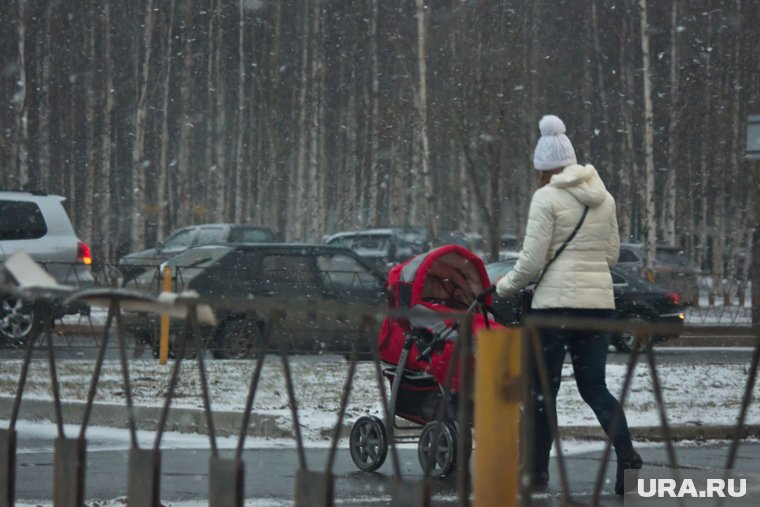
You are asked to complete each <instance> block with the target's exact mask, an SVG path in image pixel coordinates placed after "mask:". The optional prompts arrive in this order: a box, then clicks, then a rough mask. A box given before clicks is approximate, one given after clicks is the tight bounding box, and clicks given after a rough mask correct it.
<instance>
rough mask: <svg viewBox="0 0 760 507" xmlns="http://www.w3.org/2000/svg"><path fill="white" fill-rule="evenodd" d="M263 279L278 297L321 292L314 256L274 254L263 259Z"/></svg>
mask: <svg viewBox="0 0 760 507" xmlns="http://www.w3.org/2000/svg"><path fill="white" fill-rule="evenodd" d="M261 278H262V280H263V281H264V283H265V284H266V287H267V288H268V289H269V290H271V291H274V292H275V293H276V294H277V295H280V296H288V295H298V294H301V293H303V292H314V291H315V290H321V289H322V284H321V281H320V274H319V271H318V270H317V265H316V262H315V260H314V257H313V256H312V255H307V254H273V255H266V256H264V258H263V259H262V264H261Z"/></svg>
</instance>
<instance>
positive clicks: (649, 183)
mask: <svg viewBox="0 0 760 507" xmlns="http://www.w3.org/2000/svg"><path fill="white" fill-rule="evenodd" d="M639 16H640V17H639V23H640V27H641V65H642V69H641V73H642V79H643V81H644V257H645V260H644V261H645V265H646V268H645V269H646V270H647V272H649V273H653V272H654V271H653V270H654V255H655V248H656V245H657V222H656V215H655V202H654V198H655V189H654V118H653V109H652V76H651V73H650V72H651V71H650V67H651V62H650V56H649V23H648V21H647V0H639ZM653 278H654V277H653Z"/></svg>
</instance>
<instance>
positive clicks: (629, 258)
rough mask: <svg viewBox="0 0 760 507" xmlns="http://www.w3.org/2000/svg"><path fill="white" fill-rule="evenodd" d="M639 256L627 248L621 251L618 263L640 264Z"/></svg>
mask: <svg viewBox="0 0 760 507" xmlns="http://www.w3.org/2000/svg"><path fill="white" fill-rule="evenodd" d="M639 260H640V259H639V256H638V255H636V254H635V253H634V251H633V250H629V249H627V248H621V249H620V257H619V258H618V262H639Z"/></svg>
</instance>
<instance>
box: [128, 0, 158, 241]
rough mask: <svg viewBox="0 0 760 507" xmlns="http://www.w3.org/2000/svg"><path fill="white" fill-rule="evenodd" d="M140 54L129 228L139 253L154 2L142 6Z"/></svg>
mask: <svg viewBox="0 0 760 507" xmlns="http://www.w3.org/2000/svg"><path fill="white" fill-rule="evenodd" d="M143 40H144V46H143V55H142V71H141V73H140V81H139V83H140V85H139V89H138V98H137V107H136V110H135V135H134V144H133V145H132V228H131V231H130V242H131V244H132V248H133V249H136V250H139V249H142V248H143V247H144V245H145V190H146V189H145V171H146V169H147V162H148V161H147V160H146V158H145V129H146V121H147V118H146V116H147V114H148V82H149V79H150V71H151V53H152V52H153V0H146V3H145V33H144V36H143Z"/></svg>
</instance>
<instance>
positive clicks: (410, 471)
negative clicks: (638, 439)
mask: <svg viewBox="0 0 760 507" xmlns="http://www.w3.org/2000/svg"><path fill="white" fill-rule="evenodd" d="M19 433H20V435H19V444H18V446H19V450H20V454H19V455H18V467H17V482H16V485H17V487H16V489H17V495H16V496H17V499H18V501H19V502H34V501H37V500H43V502H46V503H49V499H50V498H51V497H52V471H53V466H52V465H53V456H52V453H51V450H50V449H51V437H52V435H49V436H48V435H41V434H40V433H39V432H37V433H34V434H26V433H25V432H24V428H23V427H21V428H20V432H19ZM170 438H171V435H170ZM188 445H189V447H188ZM193 445H194V444H193V442H190V443H189V444H188V443H187V442H186V443H185V445H184V446H182V447H184V448H169V449H164V450H163V451H162V471H161V483H162V487H161V498H162V500H163V501H164V503H165V504H167V503H168V504H171V505H177V504H178V503H179V504H185V505H187V504H191V503H192V502H191V501H198V502H199V504H202V500H203V499H206V498H208V480H209V479H208V460H209V456H210V452H209V451H208V445H205V443H204V442H203V441H202V439H198V440H197V441H196V445H197V447H194V446H193ZM127 446H128V441H127V440H126V435H125V432H116V433H115V434H114V436H111V437H108V436H103V435H99V436H95V437H90V438H89V439H88V448H89V452H88V454H87V475H86V497H87V499H88V500H107V499H113V498H117V497H119V496H123V495H125V494H126V481H127V479H126V477H127V451H126V449H127ZM565 447H566V449H567V450H566V452H568V453H569V454H568V455H567V463H568V478H569V484H570V488H571V493H572V494H573V496H575V497H576V498H577V499H579V500H582V501H586V502H587V501H588V500H589V499H590V495H591V493H592V491H593V487H594V481H595V479H596V474H597V470H598V467H599V465H600V454H601V453H600V451H599V450H598V449H599V448H600V445H598V443H597V444H578V443H572V442H568V443H567V444H566V446H565ZM589 447H593V448H594V449H593V450H588V448H589ZM639 450H640V452H641V455H642V456H643V458H644V462H645V463H646V466H647V467H668V460H667V458H666V452H665V449H664V447H663V446H662V444H657V445H649V446H646V445H644V446H642V447H641V448H640V449H639ZM327 452H328V451H327V449H324V448H311V449H307V452H306V458H307V463H308V464H309V466H310V467H313V468H314V469H319V468H323V467H324V466H325V465H324V464H325V463H326V460H327ZM476 452H477V451H476ZM222 455H223V456H229V455H230V451H229V450H223V451H222ZM726 455H727V444H726V443H710V444H703V445H695V444H691V445H688V446H683V445H681V446H679V447H678V448H677V457H678V463H679V465H680V466H681V467H686V468H699V469H719V468H722V467H723V464H724V463H725V459H726ZM243 458H244V461H245V465H246V470H245V496H246V498H247V499H256V500H257V502H256V503H255V505H257V506H258V505H262V506H263V505H272V506H279V505H290V504H291V503H292V499H293V490H294V477H295V471H296V470H297V468H298V457H297V453H296V450H295V449H293V448H292V447H291V448H271V447H266V448H255V447H254V448H248V449H247V450H246V451H245V452H244V456H243ZM400 463H401V468H402V474H403V476H404V478H405V479H407V480H420V479H421V478H422V475H421V473H420V467H419V464H418V461H417V456H416V450H415V449H414V448H410V447H407V448H405V449H402V450H401V451H400ZM557 466H558V463H557V460H556V459H554V460H553V461H552V466H551V481H550V487H549V489H548V491H547V492H544V493H540V494H536V495H534V502H535V503H536V505H546V506H549V505H559V504H560V499H561V496H560V488H559V473H558V468H557ZM736 468H738V469H740V470H754V471H757V470H760V444H758V443H757V442H754V443H744V444H743V445H742V446H741V447H740V449H739V456H738V461H737V463H736ZM334 473H335V476H336V481H335V498H336V503H338V504H344V505H356V506H362V505H366V506H372V505H387V504H388V502H389V499H390V497H389V495H390V493H389V491H390V485H391V482H390V478H391V474H392V467H391V465H390V460H388V462H386V464H385V465H384V466H383V467H381V468H380V470H379V471H378V472H376V473H372V474H364V473H361V472H358V471H357V470H356V469H355V468H354V466H353V463H352V462H351V460H350V458H349V456H348V452H347V450H346V449H345V448H342V449H338V454H337V460H336V462H335V468H334ZM607 479H608V480H609V481H610V482H608V483H607V485H606V486H605V488H604V490H605V493H604V496H603V498H602V502H601V505H610V506H613V505H615V506H618V505H623V502H622V500H621V499H620V498H618V497H616V496H614V495H613V494H612V493H611V489H612V484H613V482H614V477H613V468H612V465H610V467H609V468H608V473H607ZM456 480H457V477H456V474H455V475H452V476H451V477H449V478H447V479H444V480H441V481H435V482H434V483H433V485H432V492H433V500H434V505H455V504H456V499H457V482H456Z"/></svg>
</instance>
